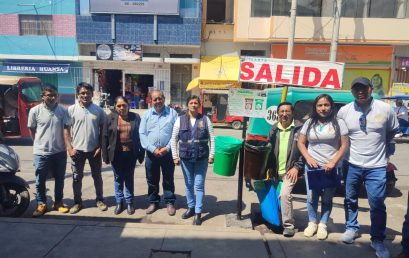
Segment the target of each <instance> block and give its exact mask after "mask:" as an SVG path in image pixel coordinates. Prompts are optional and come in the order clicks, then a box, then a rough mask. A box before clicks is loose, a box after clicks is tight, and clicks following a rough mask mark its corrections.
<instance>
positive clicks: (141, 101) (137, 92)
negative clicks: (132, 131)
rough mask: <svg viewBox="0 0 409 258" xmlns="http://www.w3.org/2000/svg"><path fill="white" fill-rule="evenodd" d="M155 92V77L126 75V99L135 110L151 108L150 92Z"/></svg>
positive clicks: (149, 75)
mask: <svg viewBox="0 0 409 258" xmlns="http://www.w3.org/2000/svg"><path fill="white" fill-rule="evenodd" d="M152 90H153V75H151V74H125V97H126V98H127V99H128V102H129V105H130V107H131V108H134V109H145V108H149V107H150V104H151V99H150V94H149V93H150V91H152Z"/></svg>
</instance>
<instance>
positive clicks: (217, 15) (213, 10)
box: [207, 0, 234, 23]
mask: <svg viewBox="0 0 409 258" xmlns="http://www.w3.org/2000/svg"><path fill="white" fill-rule="evenodd" d="M233 2H234V0H207V23H233Z"/></svg>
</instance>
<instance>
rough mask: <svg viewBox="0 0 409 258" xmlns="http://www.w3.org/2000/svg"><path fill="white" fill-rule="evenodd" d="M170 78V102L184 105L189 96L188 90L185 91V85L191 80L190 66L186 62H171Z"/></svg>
mask: <svg viewBox="0 0 409 258" xmlns="http://www.w3.org/2000/svg"><path fill="white" fill-rule="evenodd" d="M170 78H171V79H170V102H171V104H177V105H179V106H186V99H187V97H189V96H190V92H186V86H187V85H188V84H189V82H190V81H191V80H192V66H191V65H186V64H171V66H170Z"/></svg>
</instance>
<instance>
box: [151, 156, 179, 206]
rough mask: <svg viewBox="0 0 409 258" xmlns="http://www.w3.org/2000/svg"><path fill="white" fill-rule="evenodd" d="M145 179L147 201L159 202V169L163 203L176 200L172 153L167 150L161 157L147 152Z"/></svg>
mask: <svg viewBox="0 0 409 258" xmlns="http://www.w3.org/2000/svg"><path fill="white" fill-rule="evenodd" d="M145 168H146V181H147V182H148V201H149V202H150V203H159V201H160V197H159V181H160V171H161V170H162V177H163V178H162V187H163V199H164V200H165V203H171V204H173V203H174V202H175V200H176V196H175V194H174V193H175V184H174V181H173V174H174V172H175V164H174V163H173V158H172V154H171V153H170V152H169V153H167V154H166V155H165V156H163V157H159V158H157V157H155V155H153V154H152V153H150V152H147V155H146V161H145Z"/></svg>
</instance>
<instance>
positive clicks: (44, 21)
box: [19, 15, 53, 35]
mask: <svg viewBox="0 0 409 258" xmlns="http://www.w3.org/2000/svg"><path fill="white" fill-rule="evenodd" d="M19 19H20V35H52V32H53V17H52V15H20V16H19Z"/></svg>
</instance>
